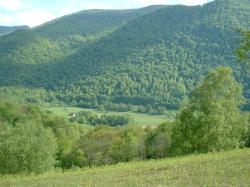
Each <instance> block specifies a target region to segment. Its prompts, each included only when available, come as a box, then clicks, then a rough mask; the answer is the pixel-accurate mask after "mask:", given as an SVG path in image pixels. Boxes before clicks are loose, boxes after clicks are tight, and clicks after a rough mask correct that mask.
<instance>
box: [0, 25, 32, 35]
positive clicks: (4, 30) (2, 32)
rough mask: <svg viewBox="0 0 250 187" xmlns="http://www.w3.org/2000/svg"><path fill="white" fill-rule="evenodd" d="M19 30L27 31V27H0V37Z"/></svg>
mask: <svg viewBox="0 0 250 187" xmlns="http://www.w3.org/2000/svg"><path fill="white" fill-rule="evenodd" d="M20 29H29V27H28V26H26V25H22V26H0V36H3V35H6V34H10V33H12V32H15V31H17V30H20Z"/></svg>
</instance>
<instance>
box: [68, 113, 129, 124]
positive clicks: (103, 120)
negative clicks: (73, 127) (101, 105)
mask: <svg viewBox="0 0 250 187" xmlns="http://www.w3.org/2000/svg"><path fill="white" fill-rule="evenodd" d="M72 115H73V116H71V118H70V121H72V122H73V121H76V122H78V123H80V124H85V125H92V126H97V125H110V126H112V127H115V126H123V125H127V124H128V123H129V122H131V121H132V119H131V117H130V116H128V115H109V114H105V115H101V116H98V115H96V114H95V113H93V112H88V111H81V112H78V113H76V114H75V113H73V114H72Z"/></svg>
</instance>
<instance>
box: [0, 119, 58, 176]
mask: <svg viewBox="0 0 250 187" xmlns="http://www.w3.org/2000/svg"><path fill="white" fill-rule="evenodd" d="M55 153H56V141H55V137H54V135H53V133H52V131H51V130H48V129H45V128H44V127H43V126H42V125H34V124H31V123H26V124H21V123H19V124H17V125H15V126H11V125H8V124H2V125H1V127H0V173H2V174H18V173H42V172H44V171H47V170H49V169H51V168H53V167H54V165H55V157H54V155H55Z"/></svg>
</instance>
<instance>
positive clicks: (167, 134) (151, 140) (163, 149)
mask: <svg viewBox="0 0 250 187" xmlns="http://www.w3.org/2000/svg"><path fill="white" fill-rule="evenodd" d="M171 126H172V124H171V123H163V124H161V125H160V126H159V127H158V128H156V129H153V130H149V131H148V132H147V136H146V140H145V147H146V157H147V158H154V159H155V158H165V157H167V156H170V154H171V153H170V150H171Z"/></svg>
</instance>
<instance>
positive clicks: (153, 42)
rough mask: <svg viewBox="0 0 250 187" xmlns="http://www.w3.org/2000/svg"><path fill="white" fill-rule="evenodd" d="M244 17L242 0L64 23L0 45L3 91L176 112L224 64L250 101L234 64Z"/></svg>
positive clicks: (81, 16) (82, 16)
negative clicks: (22, 89)
mask: <svg viewBox="0 0 250 187" xmlns="http://www.w3.org/2000/svg"><path fill="white" fill-rule="evenodd" d="M249 12H250V6H249V2H248V1H247V0H216V1H213V2H211V3H208V4H206V5H204V6H195V7H186V6H166V7H148V8H145V9H136V10H125V11H84V12H80V13H78V14H73V15H70V16H66V17H62V18H60V19H57V20H55V21H52V22H49V23H47V24H45V25H42V26H40V27H37V28H35V29H32V30H28V31H19V32H15V33H13V34H10V35H7V36H4V37H1V38H0V77H1V78H0V85H1V86H9V85H15V86H16V85H19V86H28V87H33V88H38V87H42V88H45V89H46V90H49V91H53V93H54V94H55V97H56V99H58V100H60V101H62V102H64V103H65V104H68V105H71V106H76V105H77V106H79V107H89V108H90V107H92V108H96V107H98V106H100V105H101V106H108V105H110V103H115V104H120V103H123V104H127V105H143V106H144V107H147V106H151V108H152V109H153V110H157V109H158V108H159V107H163V108H167V109H177V108H178V107H179V105H180V103H181V101H182V100H183V98H184V97H185V96H186V95H187V94H189V93H190V92H191V90H192V89H193V88H194V86H195V85H196V84H197V82H199V80H200V79H201V77H202V76H203V75H205V74H206V73H207V72H208V71H209V70H210V69H212V68H214V67H216V66H218V65H229V66H232V68H233V69H234V70H235V71H234V72H235V76H236V78H237V80H238V81H240V82H241V83H243V84H244V86H245V87H244V89H245V90H244V94H245V96H246V97H247V98H250V92H249V85H248V84H247V83H248V82H249V74H245V73H242V72H244V71H245V69H244V68H242V67H241V66H242V65H240V64H235V63H233V62H234V61H235V57H234V55H233V53H234V51H235V49H236V48H237V45H238V42H239V41H238V35H239V33H237V32H236V30H237V29H239V28H242V29H247V28H249V26H250V25H249V21H248V20H249V17H250V14H249ZM142 15H143V16H142ZM148 111H149V112H151V110H150V108H148Z"/></svg>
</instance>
